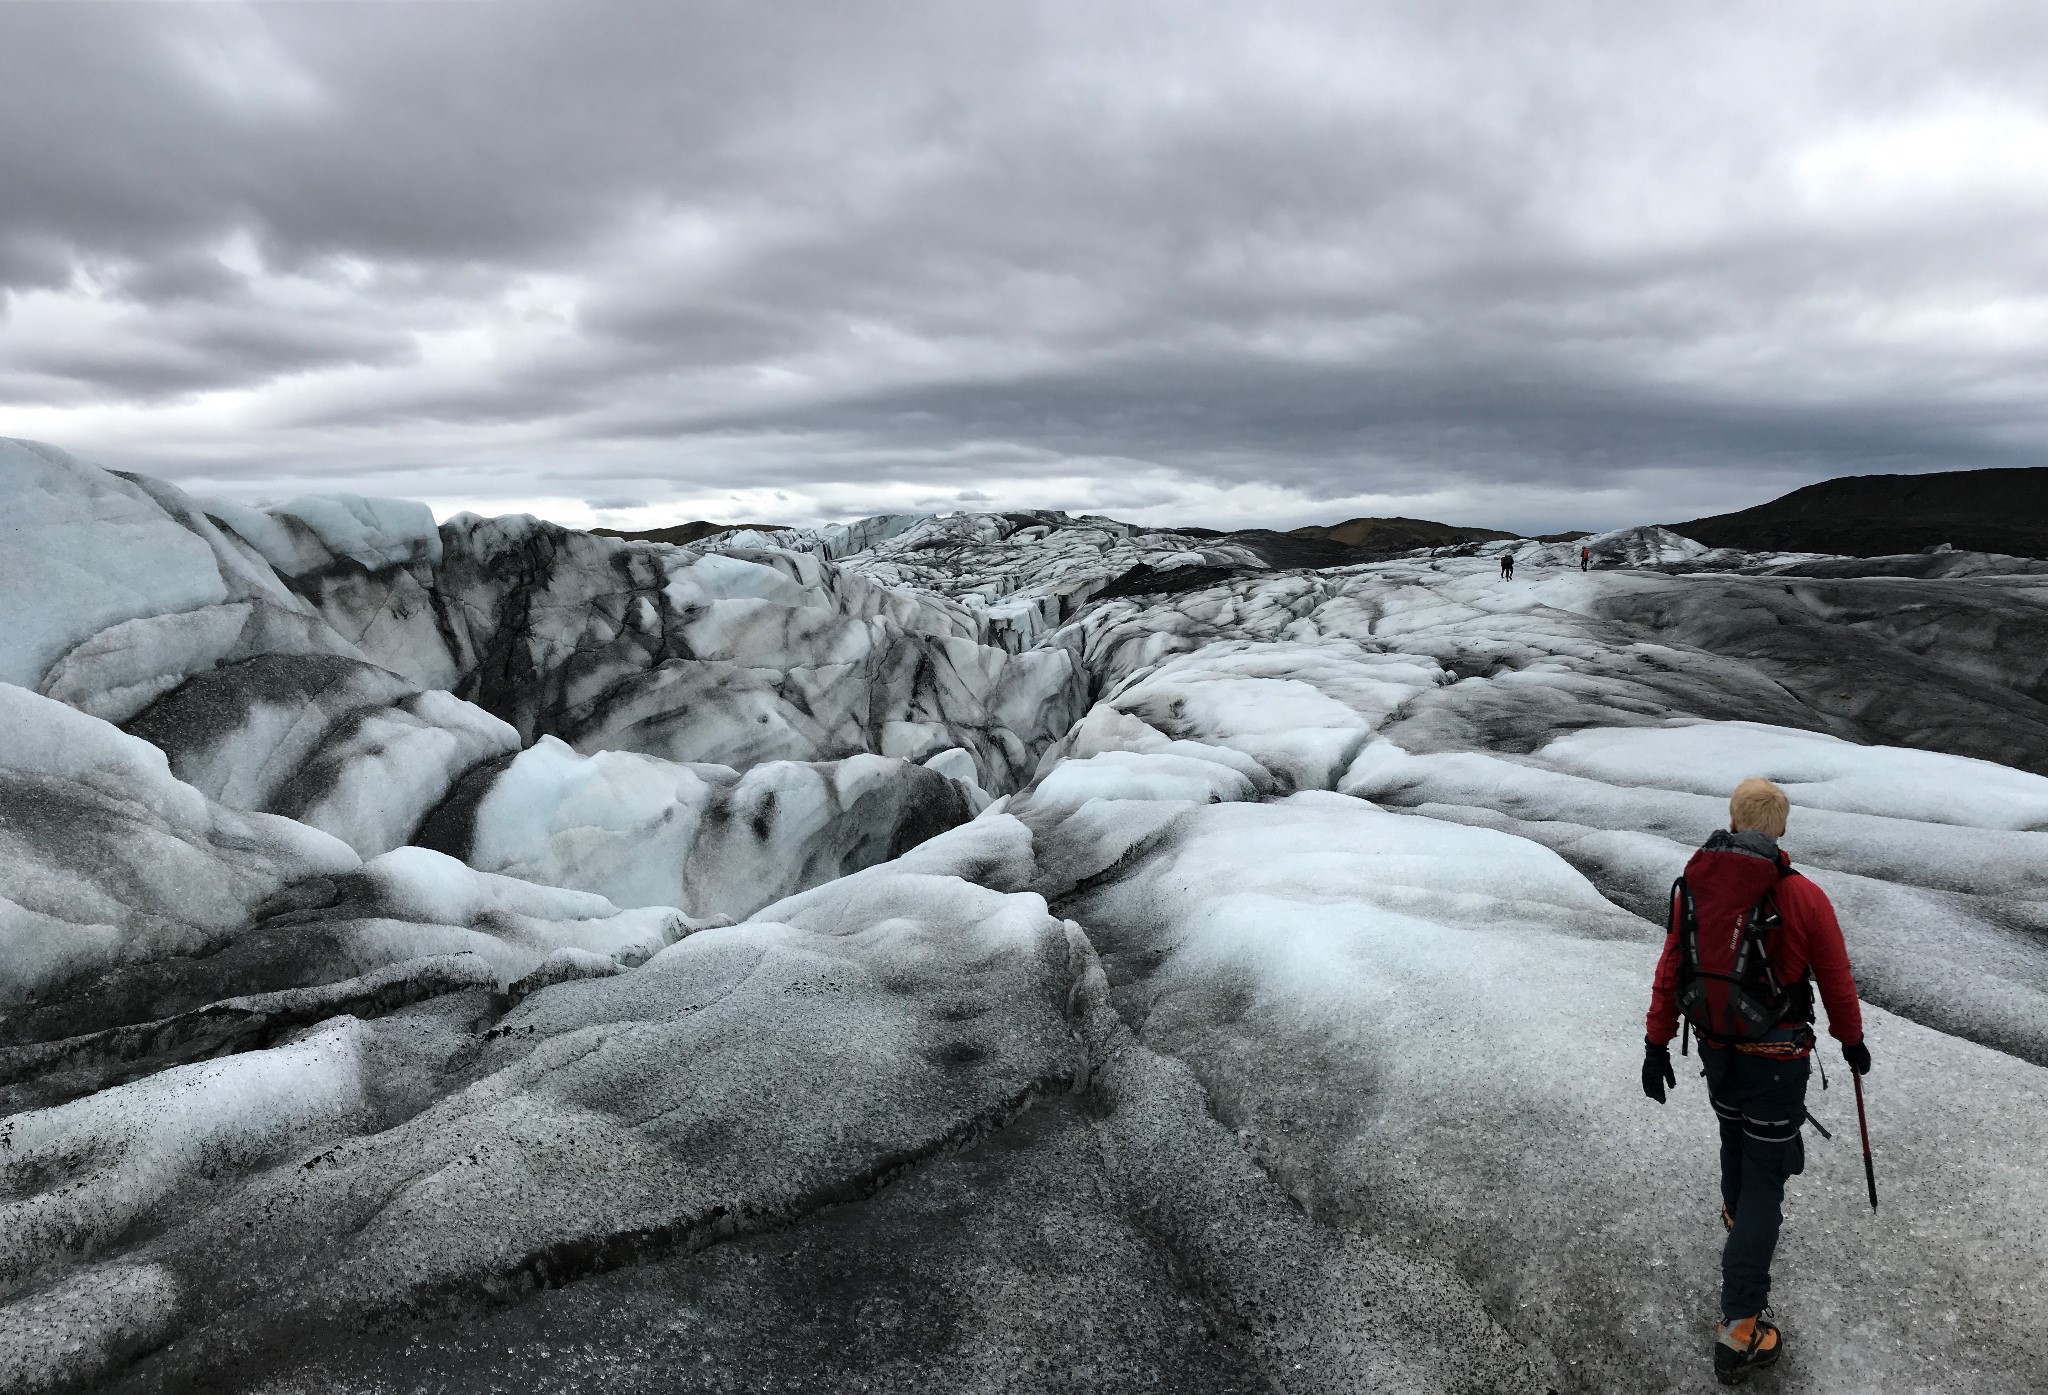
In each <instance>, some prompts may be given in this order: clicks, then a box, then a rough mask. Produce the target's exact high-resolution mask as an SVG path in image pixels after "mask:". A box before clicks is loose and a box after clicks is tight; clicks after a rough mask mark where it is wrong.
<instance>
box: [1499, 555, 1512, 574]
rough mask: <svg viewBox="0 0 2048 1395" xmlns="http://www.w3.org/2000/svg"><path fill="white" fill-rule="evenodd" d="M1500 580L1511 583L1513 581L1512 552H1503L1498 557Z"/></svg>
mask: <svg viewBox="0 0 2048 1395" xmlns="http://www.w3.org/2000/svg"><path fill="white" fill-rule="evenodd" d="M1500 579H1501V580H1502V581H1513V580H1514V579H1515V554H1514V553H1512V552H1503V553H1502V554H1501V555H1500Z"/></svg>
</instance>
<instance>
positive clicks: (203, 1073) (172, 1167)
mask: <svg viewBox="0 0 2048 1395" xmlns="http://www.w3.org/2000/svg"><path fill="white" fill-rule="evenodd" d="M369 1040H370V1029H369V1027H367V1026H366V1025H365V1024H363V1023H362V1022H361V1021H359V1020H357V1019H356V1018H353V1017H341V1018H336V1019H335V1020H333V1021H332V1022H330V1023H329V1024H327V1025H326V1026H324V1027H322V1028H320V1030H318V1031H317V1032H314V1033H313V1034H312V1035H310V1036H307V1037H306V1038H304V1039H303V1040H300V1041H297V1042H294V1043H292V1044H291V1045H289V1046H281V1047H276V1048H274V1049H272V1050H269V1051H252V1052H248V1053H246V1054H244V1055H240V1056H231V1057H229V1058H227V1059H225V1060H220V1061H204V1062H200V1063H198V1064H196V1065H189V1066H179V1067H175V1068H173V1069H171V1070H167V1071H163V1072H161V1073H160V1074H157V1075H153V1076H150V1077H148V1078H147V1079H145V1080H138V1081H135V1082H134V1083H132V1084H128V1085H120V1086H116V1087H115V1088H113V1089H110V1090H102V1091H100V1092H99V1093H98V1094H96V1095H91V1096H88V1097H87V1098H85V1099H80V1100H73V1101H72V1102H71V1103H69V1104H60V1105H57V1106H56V1107H55V1108H52V1109H38V1110H30V1111H28V1112H26V1113H23V1114H16V1115H12V1116H10V1117H9V1118H7V1119H5V1120H0V1181H4V1183H5V1186H4V1188H0V1196H4V1197H5V1198H7V1199H6V1200H4V1201H0V1286H6V1285H11V1284H13V1283H16V1282H18V1281H19V1280H20V1279H22V1278H23V1277H25V1276H27V1275H29V1274H32V1273H34V1272H36V1271H37V1270H40V1269H42V1268H44V1267H45V1266H47V1265H49V1264H50V1263H52V1262H53V1261H55V1260H56V1259H58V1258H59V1257H62V1258H64V1259H68V1260H74V1261H76V1260H86V1259H90V1258H91V1257H92V1256H93V1255H94V1254H96V1253H98V1252H99V1251H100V1250H101V1248H102V1247H104V1246H105V1245H107V1244H108V1243H109V1242H111V1241H113V1240H115V1239H117V1238H118V1237H119V1236H120V1235H121V1234H122V1233H123V1232H124V1231H125V1230H127V1229H128V1227H129V1226H131V1225H132V1224H134V1222H135V1221H136V1220H137V1219H138V1218H140V1217H142V1216H145V1215H147V1214H149V1213H151V1212H153V1211H156V1210H158V1209H159V1208H161V1207H164V1206H165V1205H167V1204H169V1203H171V1202H172V1201H173V1199H174V1198H182V1199H183V1205H184V1206H186V1207H191V1206H193V1205H194V1203H195V1200H196V1197H195V1195H194V1194H195V1193H197V1192H200V1191H210V1190H213V1189H214V1188H215V1187H217V1186H218V1185H219V1184H221V1183H224V1182H226V1181H228V1180H229V1179H231V1178H234V1177H237V1176H239V1175H241V1174H243V1173H245V1172H247V1171H249V1170H250V1169H251V1168H254V1167H257V1166H260V1165H262V1164H264V1163H266V1162H269V1161H272V1160H274V1159H276V1158H278V1157H280V1156H282V1155H284V1154H285V1153H288V1152H290V1151H291V1150H293V1149H296V1148H302V1147H305V1146H306V1145H308V1144H311V1143H313V1142H316V1141H318V1140H320V1139H323V1138H327V1137H331V1136H332V1135H334V1134H336V1133H343V1132H355V1131H357V1130H359V1129H361V1128H363V1127H365V1126H366V1125H368V1124H369V1123H370V1122H371V1117H372V1109H371V1105H370V1103H369V1101H368V1099H367V1097H366V1096H365V1094H364V1088H363V1051H364V1049H365V1047H366V1046H367V1045H368V1043H369Z"/></svg>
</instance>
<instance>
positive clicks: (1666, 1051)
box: [1643, 1041, 1867, 1104]
mask: <svg viewBox="0 0 2048 1395" xmlns="http://www.w3.org/2000/svg"><path fill="white" fill-rule="evenodd" d="M1866 1059H1867V1053H1866ZM1676 1084H1678V1077H1677V1076H1676V1075H1673V1074H1672V1073H1671V1048H1670V1047H1668V1046H1659V1045H1658V1044H1657V1043H1656V1042H1654V1041H1645V1042H1644V1043H1643V1093H1644V1094H1646V1095H1648V1096H1649V1097H1650V1098H1651V1099H1653V1100H1655V1101H1657V1103H1659V1104H1662V1103H1664V1087H1665V1086H1666V1085H1676Z"/></svg>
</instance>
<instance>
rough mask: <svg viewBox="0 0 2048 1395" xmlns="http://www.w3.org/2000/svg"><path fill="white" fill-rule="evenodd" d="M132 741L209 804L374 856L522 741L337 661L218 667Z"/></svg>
mask: <svg viewBox="0 0 2048 1395" xmlns="http://www.w3.org/2000/svg"><path fill="white" fill-rule="evenodd" d="M128 730H129V731H131V732H133V733H134V734H135V735H137V736H140V737H142V738H144V739H145V740H147V741H150V742H151V743H153V744H154V745H156V746H158V747H159V748H161V749H162V750H163V751H164V752H165V753H166V754H168V755H169V757H170V759H171V768H172V770H173V771H174V772H176V774H177V775H178V777H179V778H180V779H182V780H184V781H185V782H186V783H188V784H190V785H192V786H193V787H194V788H196V789H198V790H200V791H201V792H202V793H204V794H206V795H207V796H209V797H210V798H213V799H217V800H219V801H221V802H222V803H224V804H227V805H229V806H230V807H232V808H236V809H249V810H258V811H262V812H265V813H273V814H283V815H285V816H286V817H288V818H293V819H297V820H298V821H299V822H301V823H304V824H307V825H308V826H310V827H313V828H318V829H320V830H322V831H323V832H327V833H332V834H334V835H335V836H336V837H337V838H340V839H341V840H342V841H343V842H345V843H347V844H349V846H351V847H353V848H354V849H355V850H356V851H357V852H358V853H361V854H362V855H363V856H365V857H374V856H375V855H376V854H378V853H380V852H387V851H389V850H390V849H392V848H395V847H398V846H399V845H400V844H402V843H405V842H406V841H408V840H409V839H410V838H411V837H412V836H413V834H414V832H415V831H416V830H417V829H418V828H419V826H420V823H421V821H422V820H424V819H425V818H426V816H427V815H428V814H429V813H430V812H432V811H433V810H434V809H435V808H436V807H437V806H438V805H440V804H441V802H442V801H443V800H444V799H446V798H447V797H448V794H449V791H450V790H451V789H453V788H454V786H455V783H456V782H457V781H458V780H460V779H461V778H462V777H463V775H464V774H465V773H467V772H468V771H469V770H471V769H472V768H474V767H476V766H478V765H481V764H483V763H484V762H486V761H490V760H493V759H496V758H497V757H500V756H510V755H512V754H514V753H515V752H517V751H518V749H519V733H518V732H516V731H514V730H513V729H512V728H511V727H510V726H509V725H507V724H506V723H504V722H502V721H499V720H498V719H497V718H496V717H493V716H491V715H490V714H489V713H488V712H485V711H484V710H483V709H481V708H479V707H476V706H474V705H472V704H470V703H467V702H463V701H462V700H461V699H459V698H456V697H454V696H452V695H450V694H448V693H445V692H424V693H423V692H420V691H419V690H418V689H417V688H416V687H415V686H414V685H413V684H411V683H409V682H407V681H406V680H405V679H403V678H400V677H399V676H398V675H397V674H395V673H392V672H391V671H390V670H388V669H382V668H378V667H376V666H375V665H373V664H367V663H363V662H361V661H359V660H354V659H345V658H341V657H338V656H329V655H322V656H309V655H265V656H263V657H261V658H255V659H248V660H244V661H242V662H241V663H236V664H230V665H227V666H224V667H221V668H216V669H214V670H212V671H211V672H208V673H204V674H200V675H198V676H196V677H194V678H192V679H190V680H189V681H187V682H185V683H184V684H182V685H181V686H180V687H179V688H178V689H177V691H176V692H174V693H171V694H170V695H168V696H166V697H163V698H161V699H159V700H158V701H156V702H155V703H153V704H151V705H150V706H149V707H148V708H146V709H145V710H144V711H142V712H141V713H140V714H138V715H137V716H136V718H135V719H134V720H133V721H131V722H130V723H129V724H128Z"/></svg>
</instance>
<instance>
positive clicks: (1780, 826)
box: [1728, 775, 1792, 838]
mask: <svg viewBox="0 0 2048 1395" xmlns="http://www.w3.org/2000/svg"><path fill="white" fill-rule="evenodd" d="M1791 813H1792V801H1791V800H1790V799H1787V798H1786V797H1785V791H1783V790H1781V789H1779V788H1778V787H1777V786H1776V785H1774V784H1772V783H1771V782H1770V781H1769V780H1766V779H1764V778H1763V776H1761V775H1752V776H1750V777H1749V778H1748V779H1747V780H1744V781H1743V782H1742V783H1741V784H1739V785H1737V786H1736V787H1735V793H1733V794H1731V795H1729V796H1728V823H1729V826H1730V827H1731V828H1733V829H1734V830H1735V832H1737V833H1747V832H1749V831H1751V830H1755V831H1756V832H1758V833H1768V834H1769V835H1770V836H1771V837H1773V838H1782V837H1784V836H1785V820H1786V819H1787V818H1788V817H1789V816H1790V815H1791Z"/></svg>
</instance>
